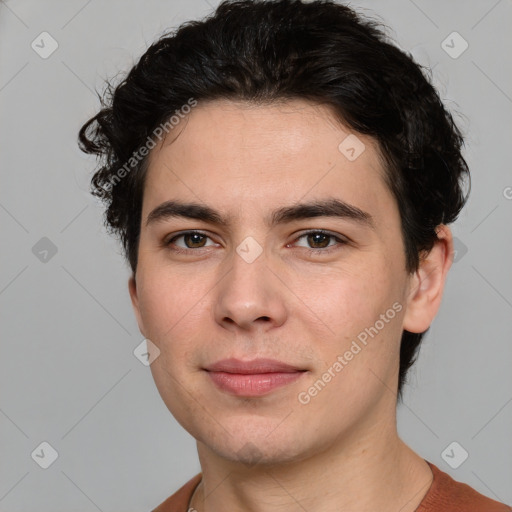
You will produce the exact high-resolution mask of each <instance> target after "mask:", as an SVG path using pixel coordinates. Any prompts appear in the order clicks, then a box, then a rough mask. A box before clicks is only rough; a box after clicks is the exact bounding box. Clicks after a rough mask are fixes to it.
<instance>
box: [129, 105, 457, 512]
mask: <svg viewBox="0 0 512 512" xmlns="http://www.w3.org/2000/svg"><path fill="white" fill-rule="evenodd" d="M350 133H352V132H351V130H349V129H348V128H347V127H344V126H342V125H340V124H339V123H338V122H337V121H336V120H335V119H334V117H333V116H332V113H331V112H330V110H328V109H327V107H323V106H315V105H313V104H311V103H307V102H305V101H299V100H294V101H287V102H284V103H282V104H279V105H277V104H274V105H266V106H262V105H259V106H256V105H251V104H247V103H241V102H230V101H225V100H223V101H215V102H210V103H204V104H202V103H200V104H199V105H198V106H197V107H196V108H194V109H193V111H192V112H191V113H190V114H189V115H188V116H187V119H186V120H185V121H182V123H180V125H179V126H177V127H176V128H175V130H174V131H173V132H171V134H170V135H169V136H168V138H167V139H166V140H165V141H164V144H162V145H160V146H158V147H156V148H155V149H153V150H152V152H151V154H150V162H149V170H148V175H147V180H146V184H145V189H144V198H143V207H142V226H141V236H140V245H139V261H138V266H137V272H136V276H135V277H132V278H131V279H130V281H129V290H130V296H131V299H132V303H133V307H134V311H135V315H136V317H137V321H138V324H139V328H140V331H141V333H142V334H143V335H144V336H145V337H146V338H148V339H149V340H151V342H152V343H154V345H156V346H157V347H158V349H159V350H160V355H159V357H158V358H157V359H156V360H155V361H154V362H153V363H152V364H151V371H152V374H153V378H154V379H155V383H156V386H157V388H158V390H159V393H160V395H161V397H162V399H163V400H164V402H165V404H166V406H167V407H168V409H169V410H170V411H171V412H172V414H173V415H174V416H175V418H176V419H177V420H178V421H179V422H180V424H181V425H182V426H183V427H184V428H185V429H186V430H187V431H188V432H189V433H190V434H191V435H193V436H194V437H195V439H196V440H197V447H198V454H199V458H200V463H201V468H202V474H203V479H202V481H201V484H200V485H199V487H198V488H197V490H196V492H195V493H194V496H193V498H192V500H191V503H190V506H191V507H193V508H194V509H195V510H197V511H199V512H203V511H207V512H221V511H226V510H229V511H233V512H236V511H254V512H275V511H303V510H307V511H308V512H319V511H322V512H330V511H333V512H334V511H336V512H340V511H341V512H343V511H346V512H348V511H358V512H366V511H368V512H370V511H371V512H374V511H375V510H378V511H379V512H388V511H389V512H398V511H400V512H413V511H414V510H415V509H416V508H417V507H418V505H419V503H420V502H421V500H422V498H423V497H424V495H425V494H426V493H427V491H428V488H429V486H430V484H431V482H432V473H431V471H430V468H429V467H428V464H427V463H426V462H425V461H424V459H423V458H422V457H420V456H419V455H418V454H416V453H415V452H414V451H413V450H411V449H410V448H409V447H408V446H407V445H405V443H403V442H402V441H401V440H400V439H399V437H398V433H397V428H396V402H397V399H396V389H397V383H398V362H399V358H398V356H399V348H400V339H401V333H402V330H403V329H407V330H408V331H410V332H424V331H425V330H426V329H427V328H428V327H429V325H430V324H431V322H432V320H433V318H434V317H435V315H436V313H437V311H438V308H439V305H440V302H441V297H442V292H443V287H444V283H445V279H446V275H447V272H448V270H449V268H450V265H451V261H452V258H451V254H452V252H453V242H452V235H451V232H450V230H449V229H448V228H447V227H446V226H440V227H439V230H438V241H437V242H436V244H435V246H434V248H433V249H432V251H431V252H430V253H429V254H428V255H425V257H424V258H422V261H421V265H420V268H419V269H418V271H417V272H415V273H413V274H409V273H407V271H406V269H405V253H404V246H403V242H402V234H401V224H400V217H399V213H398V209H397V204H396V200H395V199H394V197H393V195H392V194H391V192H390V191H389V189H388V187H387V186H386V184H385V182H384V168H383V164H382V160H381V158H380V153H379V148H378V146H377V145H376V142H375V141H374V140H373V139H371V138H370V137H366V136H363V135H360V134H355V135H357V137H358V139H359V141H360V142H362V143H363V144H364V151H362V153H361V154H360V155H359V156H358V157H357V158H355V159H352V160H351V159H349V158H347V156H346V153H345V154H344V153H343V151H340V150H339V149H338V146H339V145H340V143H341V142H342V141H343V140H344V139H345V138H346V137H347V135H349V134H350ZM361 147H362V146H361ZM342 148H343V146H342ZM333 199H334V200H337V201H342V202H345V203H348V204H349V205H351V206H352V207H355V208H357V209H359V210H361V211H362V212H365V219H366V220H362V219H361V218H355V217H354V216H349V217H347V216H343V217H340V216H329V215H320V216H311V215H309V216H306V217H304V218H300V219H299V218H294V219H291V220H290V219H289V220H288V222H284V221H282V222H280V223H277V224H275V225H270V224H269V223H268V222H267V220H269V216H270V215H271V213H272V212H273V211H275V210H278V209H280V208H283V207H288V206H297V204H299V203H301V204H302V203H310V202H313V201H327V200H333ZM169 200H172V201H175V202H180V203H195V204H197V205H202V206H208V207H209V208H211V209H214V210H215V211H216V212H217V213H218V214H219V216H222V217H225V218H226V220H227V221H228V222H227V223H217V222H213V221H212V220H211V219H210V220H207V219H204V218H202V219H193V218H188V217H183V216H171V217H165V218H162V217H160V218H159V220H155V221H153V222H149V223H147V219H148V216H149V215H150V213H151V212H152V211H153V210H154V209H155V208H157V207H158V206H159V205H161V204H162V203H164V202H166V201H169ZM368 219H369V221H368ZM187 230H197V231H198V232H199V235H197V234H196V235H194V236H190V235H186V236H180V235H183V232H185V231H187ZM318 230H324V233H323V234H322V233H320V234H318ZM311 232H313V233H316V234H313V235H312V236H309V235H308V234H311ZM326 233H327V234H326ZM248 237H251V242H250V244H252V245H250V246H248V245H247V238H248ZM167 242H169V244H168V245H165V244H166V243H167ZM240 247H241V248H243V249H245V251H247V250H249V251H255V250H256V249H257V247H259V248H260V249H261V253H260V254H258V256H257V257H256V258H255V259H254V260H253V261H250V262H248V261H247V259H245V258H244V257H242V255H243V254H244V253H243V252H237V248H240ZM255 248H256V249H255ZM312 249H313V250H314V251H312ZM180 250H181V252H180ZM377 322H378V323H377ZM370 327H373V331H371V332H372V336H369V335H367V340H366V344H362V343H361V342H360V340H361V337H362V338H364V335H362V334H361V333H365V332H366V333H367V334H368V331H367V330H365V329H369V328H370ZM375 332H376V334H375ZM358 336H359V338H358ZM358 340H359V342H358ZM354 341H356V342H357V345H358V346H359V348H360V350H359V351H357V349H354V344H353V342H354ZM347 352H352V356H351V355H350V354H349V353H347ZM259 357H263V358H271V359H275V360H279V361H282V362H284V363H287V364H289V365H291V366H293V367H294V368H297V369H299V370H301V371H300V375H298V377H297V379H296V380H294V381H292V382H290V383H288V384H286V385H283V386H281V387H277V388H275V389H272V390H271V391H269V392H268V393H263V394H261V395H258V396H248V395H247V396H244V395H243V393H242V394H238V395H236V394H233V393H231V392H228V391H226V390H225V389H221V388H219V387H218V386H217V385H216V384H215V383H214V382H213V381H212V378H211V373H210V372H209V371H207V369H208V368H209V367H210V365H212V364H213V363H215V362H216V361H218V360H221V359H225V358H237V359H239V360H242V361H251V360H253V359H255V358H259ZM339 357H342V360H343V362H344V364H341V363H340V362H339V361H340V359H339ZM336 362H338V365H336V364H335V363H336ZM340 366H341V367H342V369H340ZM326 374H328V375H329V376H330V377H325V375H326ZM319 380H321V381H322V382H321V383H320V384H318V381H319ZM315 383H316V387H315ZM315 390H316V391H315Z"/></svg>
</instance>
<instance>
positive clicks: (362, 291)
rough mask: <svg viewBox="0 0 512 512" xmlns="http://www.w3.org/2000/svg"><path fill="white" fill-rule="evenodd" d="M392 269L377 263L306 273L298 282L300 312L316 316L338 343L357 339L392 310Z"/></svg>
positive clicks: (393, 290) (298, 278) (393, 295)
mask: <svg viewBox="0 0 512 512" xmlns="http://www.w3.org/2000/svg"><path fill="white" fill-rule="evenodd" d="M395 289H396V287H395V286H394V284H393V280H392V276H391V275H390V269H389V268H388V269H385V268H384V266H383V265H382V264H380V263H379V262H375V263H374V264H368V262H367V263H366V264H365V265H360V266H355V265H353V266H351V267H350V268H349V267H347V268H344V269H341V270H340V269H329V270H328V271H326V272H322V273H319V272H317V273H312V272H308V273H304V274H302V275H300V276H298V277H297V278H296V287H295V290H297V296H298V298H299V299H300V301H299V303H298V306H299V304H300V308H301V309H304V308H306V309H305V313H307V312H308V310H309V316H311V314H314V316H316V317H317V318H318V319H319V320H321V321H322V323H323V324H324V327H325V328H327V329H328V331H327V332H329V333H330V337H331V338H332V337H334V338H337V339H339V336H340V335H342V336H343V337H344V338H348V337H349V336H353V335H356V334H357V333H358V332H359V331H360V330H362V329H364V328H365V327H368V326H370V325H373V324H374V322H375V321H376V320H377V319H378V318H379V315H380V314H382V313H385V311H386V310H387V309H388V308H390V307H391V306H392V304H393V302H394V301H395V300H397V298H398V296H397V297H395Z"/></svg>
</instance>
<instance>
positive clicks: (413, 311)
mask: <svg viewBox="0 0 512 512" xmlns="http://www.w3.org/2000/svg"><path fill="white" fill-rule="evenodd" d="M436 231H437V240H436V242H435V244H434V247H433V248H432V250H431V251H430V252H429V253H428V254H426V255H424V256H423V257H422V258H421V259H420V264H419V268H418V270H417V271H416V272H415V273H414V275H413V276H411V283H410V284H411V286H410V288H409V295H408V298H407V300H406V304H407V307H406V312H405V316H404V325H403V328H404V329H405V330H407V331H409V332H414V333H421V332H425V331H426V330H427V329H428V328H429V327H430V324H431V323H432V321H433V320H434V317H435V316H436V314H437V311H438V310H439V306H440V305H441V298H442V296H443V289H444V283H445V281H446V276H447V274H448V270H449V269H450V267H451V266H452V261H453V237H452V233H451V231H450V228H448V226H446V225H444V224H441V225H440V226H438V227H437V229H436Z"/></svg>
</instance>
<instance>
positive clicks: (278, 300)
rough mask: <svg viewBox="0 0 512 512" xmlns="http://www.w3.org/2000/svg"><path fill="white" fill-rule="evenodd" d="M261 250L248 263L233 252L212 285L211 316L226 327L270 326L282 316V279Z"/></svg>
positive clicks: (284, 305) (275, 325) (285, 310)
mask: <svg viewBox="0 0 512 512" xmlns="http://www.w3.org/2000/svg"><path fill="white" fill-rule="evenodd" d="M277 272H278V271H277V270H274V269H271V268H270V266H269V262H268V258H267V257H266V256H265V252H263V253H262V254H260V256H259V257H258V258H256V259H255V260H254V261H252V262H250V263H248V262H247V261H245V260H244V259H243V258H242V257H241V256H240V255H239V254H238V253H236V252H234V253H233V256H232V258H231V261H230V269H229V270H228V271H226V274H225V275H224V277H223V279H221V281H220V282H219V284H218V286H216V287H215V290H216V294H217V295H216V297H215V306H214V316H215V320H216V321H217V323H218V324H219V325H221V326H223V327H224V328H226V329H228V330H232V331H235V330H237V329H238V330H239V329H243V330H246V331H251V330H257V329H260V330H262V331H267V330H270V329H272V328H274V327H280V326H281V325H282V324H283V323H284V322H285V320H286V316H287V307H286V302H285V300H286V296H285V289H284V285H283V283H282V282H281V281H280V279H279V278H278V277H277V275H276V274H277Z"/></svg>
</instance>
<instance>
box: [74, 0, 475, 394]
mask: <svg viewBox="0 0 512 512" xmlns="http://www.w3.org/2000/svg"><path fill="white" fill-rule="evenodd" d="M191 98H192V99H193V101H202V100H215V99H231V100H233V99H235V100H246V101H251V102H255V103H267V104H270V103H271V102H273V101H280V100H287V99H303V100H310V101H313V102H317V103H318V102H320V103H322V104H325V105H328V106H330V107H331V109H332V111H333V113H334V114H335V115H336V116H337V118H338V119H339V120H340V121H342V122H343V123H344V124H345V125H348V126H349V127H350V128H351V129H353V130H354V131H356V132H359V133H362V134H367V135H370V136H372V137H374V138H375V140H376V141H377V142H378V144H379V148H380V150H381V153H382V156H383V158H384V160H385V163H386V180H387V185H388V186H389V188H390V190H391V191H392V193H393V194H394V197H395V198H396V201H397V204H398V208H399V212H400V216H401V224H402V226H401V227H402V234H403V241H404V247H405V256H406V270H407V271H408V272H410V273H413V272H415V271H416V270H417V269H418V265H419V261H420V257H421V254H422V253H425V252H428V251H430V249H432V247H433V245H434V242H435V241H436V239H437V235H436V227H437V226H439V225H440V224H449V223H451V222H453V221H454V220H455V219H456V218H457V216H458V214H459V212H460V210H461V209H462V207H463V206H464V204H465V202H466V200H467V195H466V196H465V195H464V192H463V182H464V181H465V180H464V179H465V178H466V177H467V178H468V181H469V170H468V167H467V164H466V162H465V160H464V158H463V156H462V154H461V148H462V146H463V138H462V135H461V133H460V131H459V129H458V128H457V126H456V125H455V123H454V121H453V118H452V116H451V115H450V113H449V112H448V111H447V110H445V108H444V107H443V104H442V102H441V100H440V98H439V96H438V94H437V93H436V91H435V89H434V87H433V86H432V85H431V83H430V80H429V78H428V77H427V76H426V75H425V74H424V73H423V71H422V69H421V67H420V66H419V65H418V64H416V63H415V62H414V61H413V60H412V58H411V57H410V56H409V55H407V54H406V53H404V52H403V51H402V50H400V49H399V48H397V47H396V46H395V45H393V43H392V42H391V41H390V40H389V39H388V37H387V36H386V34H385V30H384V28H382V27H381V26H380V25H379V24H378V23H376V22H374V21H372V20H369V19H366V18H362V17H361V16H359V15H358V14H357V13H356V12H354V11H353V10H352V9H350V8H348V7H347V6H344V5H340V4H337V3H336V2H334V1H331V0H317V1H313V2H309V3H302V2H301V1H300V0H267V1H263V0H237V1H229V0H226V1H223V2H222V3H221V4H220V5H219V6H218V7H217V9H216V10H215V12H214V13H213V14H212V15H210V16H209V17H207V18H205V19H204V20H202V21H189V22H187V23H184V24H183V25H181V26H180V27H179V28H178V29H177V30H176V31H172V32H169V33H166V34H164V35H163V36H162V37H160V38H159V39H158V40H157V41H156V42H155V43H154V44H153V45H151V46H150V47H149V49H148V50H147V51H146V52H145V53H144V55H143V56H142V57H141V58H140V60H139V61H138V63H137V64H136V65H135V66H134V67H133V68H132V69H131V70H130V72H129V73H128V74H127V76H126V77H125V78H124V79H123V80H122V81H121V82H120V83H119V84H118V85H117V86H113V85H112V84H111V83H109V82H108V81H107V87H106V89H105V91H104V93H103V96H102V95H101V94H100V101H101V110H100V111H99V112H98V113H97V114H96V115H95V116H94V117H93V118H91V119H90V120H89V121H87V122H86V123H85V124H84V125H83V127H82V128H81V130H80V133H79V146H80V148H81V149H82V150H83V151H84V152H86V153H90V154H95V155H96V156H97V157H98V158H99V159H100V161H101V166H100V167H99V169H98V170H97V171H96V173H95V174H94V176H93V178H92V182H91V185H92V193H93V194H94V195H95V196H97V197H99V198H100V199H101V200H103V201H104V202H105V204H106V212H105V225H106V226H107V228H108V229H109V231H110V232H111V233H114V234H116V235H117V236H118V237H119V238H120V240H121V242H122V246H123V249H124V254H125V257H126V259H127V260H128V262H129V264H130V266H131V270H132V272H133V274H135V272H136V269H137V253H138V242H139V234H140V223H141V210H142V196H143V189H144V178H145V174H146V170H147V160H148V158H147V154H146V155H143V156H141V154H142V151H139V148H141V147H143V146H144V145H145V144H147V141H150V139H151V136H152V134H154V133H155V130H157V129H158V126H160V125H162V124H163V123H166V122H167V123H168V122H169V119H171V118H172V116H173V115H176V114H179V113H180V112H181V109H182V108H183V106H184V105H187V104H190V102H191ZM146 153H147V151H146ZM134 155H137V158H134ZM127 162H130V164H129V167H128V166H127ZM123 169H124V172H122V171H123ZM121 176H122V179H120V177H121ZM468 193H469V189H468ZM423 334H424V333H419V334H418V333H411V332H408V331H403V334H402V340H401V347H400V369H399V384H398V399H399V400H401V398H402V395H401V394H402V388H403V384H404V382H405V376H406V373H407V371H408V369H409V368H410V366H411V365H412V364H413V363H414V362H415V360H416V357H417V350H418V347H419V344H420V342H421V339H422V337H423Z"/></svg>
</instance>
